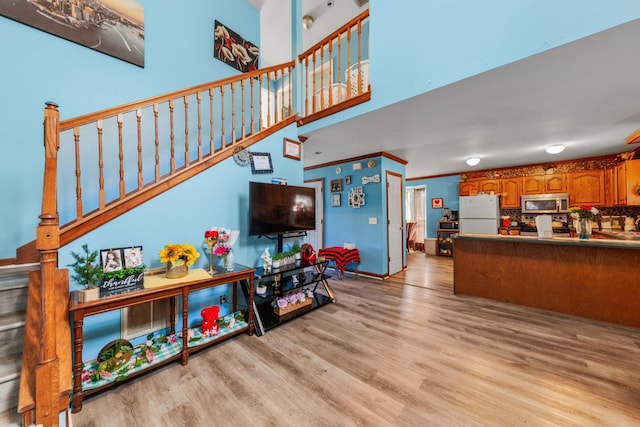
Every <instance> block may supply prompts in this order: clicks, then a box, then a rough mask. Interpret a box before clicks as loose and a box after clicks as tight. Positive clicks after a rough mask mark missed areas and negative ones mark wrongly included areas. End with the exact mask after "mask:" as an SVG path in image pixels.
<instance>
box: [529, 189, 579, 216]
mask: <svg viewBox="0 0 640 427" xmlns="http://www.w3.org/2000/svg"><path fill="white" fill-rule="evenodd" d="M521 201H522V213H523V214H536V213H540V214H545V213H559V212H561V213H564V212H568V211H569V195H568V194H567V193H555V194H531V195H525V196H522V199H521Z"/></svg>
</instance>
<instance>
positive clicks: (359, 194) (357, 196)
mask: <svg viewBox="0 0 640 427" xmlns="http://www.w3.org/2000/svg"><path fill="white" fill-rule="evenodd" d="M348 205H349V206H351V207H352V208H355V209H358V208H359V207H360V206H364V192H363V191H362V187H355V188H352V189H351V190H349V202H348Z"/></svg>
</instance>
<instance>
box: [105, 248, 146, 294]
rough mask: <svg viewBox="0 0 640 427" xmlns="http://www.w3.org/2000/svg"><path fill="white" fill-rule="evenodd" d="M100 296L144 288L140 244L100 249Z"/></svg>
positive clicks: (143, 266) (143, 268)
mask: <svg viewBox="0 0 640 427" xmlns="http://www.w3.org/2000/svg"><path fill="white" fill-rule="evenodd" d="M100 260H101V261H102V272H103V274H104V277H103V279H102V282H101V283H100V298H103V297H108V296H112V295H120V294H125V293H128V292H133V291H139V290H142V289H144V270H145V265H144V264H143V262H142V246H132V247H128V248H116V249H102V250H100Z"/></svg>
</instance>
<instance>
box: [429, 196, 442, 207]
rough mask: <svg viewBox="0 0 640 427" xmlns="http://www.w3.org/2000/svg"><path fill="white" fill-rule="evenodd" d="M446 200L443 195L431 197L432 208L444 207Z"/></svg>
mask: <svg viewBox="0 0 640 427" xmlns="http://www.w3.org/2000/svg"><path fill="white" fill-rule="evenodd" d="M443 206H444V200H442V198H441V197H437V198H433V199H431V209H442V207H443Z"/></svg>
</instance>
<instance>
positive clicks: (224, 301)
mask: <svg viewBox="0 0 640 427" xmlns="http://www.w3.org/2000/svg"><path fill="white" fill-rule="evenodd" d="M226 303H227V296H226V295H220V304H226Z"/></svg>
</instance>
